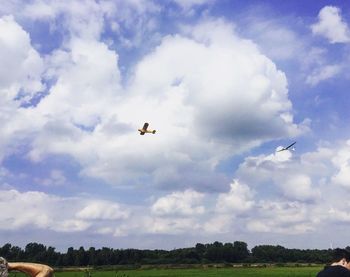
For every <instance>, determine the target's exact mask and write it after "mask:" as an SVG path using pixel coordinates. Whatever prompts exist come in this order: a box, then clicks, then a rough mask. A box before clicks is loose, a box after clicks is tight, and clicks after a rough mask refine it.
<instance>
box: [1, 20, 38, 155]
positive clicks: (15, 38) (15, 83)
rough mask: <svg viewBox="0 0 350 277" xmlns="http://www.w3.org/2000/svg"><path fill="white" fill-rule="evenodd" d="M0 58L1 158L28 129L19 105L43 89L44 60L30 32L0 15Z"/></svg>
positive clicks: (27, 133) (28, 132) (24, 114)
mask: <svg viewBox="0 0 350 277" xmlns="http://www.w3.org/2000/svg"><path fill="white" fill-rule="evenodd" d="M0 60H1V63H2V66H1V68H0V98H1V101H0V122H1V124H0V134H1V138H2V139H1V142H0V161H1V160H2V158H3V157H4V156H6V155H8V154H10V153H11V152H13V151H16V149H15V145H16V143H18V142H21V141H22V140H23V139H24V137H25V136H26V135H29V134H30V132H31V130H30V129H28V125H27V124H26V123H25V122H24V121H23V120H22V119H23V117H22V116H28V113H27V112H25V111H24V110H23V109H21V108H20V106H21V105H23V104H26V103H27V102H28V101H29V100H30V99H31V98H32V97H33V96H34V95H35V94H36V93H37V92H38V91H40V90H42V89H43V88H44V86H43V84H42V83H41V74H42V72H43V60H42V59H41V57H40V56H39V54H38V52H37V51H36V50H35V49H34V48H33V47H32V45H31V43H30V37H29V34H28V33H27V32H26V31H24V30H23V28H22V27H21V26H20V25H19V24H17V23H16V22H15V20H14V18H13V17H12V16H4V17H1V18H0Z"/></svg>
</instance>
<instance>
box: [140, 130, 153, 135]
mask: <svg viewBox="0 0 350 277" xmlns="http://www.w3.org/2000/svg"><path fill="white" fill-rule="evenodd" d="M138 131H139V132H140V135H144V134H145V133H150V134H155V133H156V130H145V129H138Z"/></svg>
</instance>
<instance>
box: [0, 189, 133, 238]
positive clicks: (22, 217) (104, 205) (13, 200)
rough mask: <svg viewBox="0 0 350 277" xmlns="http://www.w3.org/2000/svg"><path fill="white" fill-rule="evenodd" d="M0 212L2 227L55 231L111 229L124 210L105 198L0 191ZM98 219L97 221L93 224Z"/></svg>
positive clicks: (14, 229)
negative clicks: (89, 198) (91, 198)
mask: <svg viewBox="0 0 350 277" xmlns="http://www.w3.org/2000/svg"><path fill="white" fill-rule="evenodd" d="M0 209H1V210H2V211H4V212H3V213H1V215H0V222H1V226H0V229H2V230H13V231H18V230H21V229H23V228H27V229H42V230H53V231H56V232H69V233H70V232H82V231H87V232H88V230H89V229H90V231H91V232H98V231H101V230H100V229H103V228H111V227H112V226H113V224H115V221H116V220H125V219H126V218H127V217H128V216H129V211H128V209H124V208H121V206H120V205H119V204H118V203H115V202H110V201H106V200H99V199H95V200H86V199H85V198H79V197H75V198H69V197H58V196H52V195H49V194H46V193H43V192H37V191H29V192H19V191H17V190H14V189H11V190H5V189H3V190H1V193H0ZM97 221H99V224H100V225H99V224H94V222H95V223H96V222H97Z"/></svg>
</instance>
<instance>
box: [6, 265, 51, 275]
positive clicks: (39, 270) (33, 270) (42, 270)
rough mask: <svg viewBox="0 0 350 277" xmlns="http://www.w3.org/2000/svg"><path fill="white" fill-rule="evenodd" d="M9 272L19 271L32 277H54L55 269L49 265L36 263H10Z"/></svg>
mask: <svg viewBox="0 0 350 277" xmlns="http://www.w3.org/2000/svg"><path fill="white" fill-rule="evenodd" d="M8 270H9V271H10V270H18V271H21V272H24V273H26V274H28V275H29V276H31V277H53V276H54V275H53V269H52V268H51V267H49V266H47V265H43V264H35V263H20V262H18V263H8Z"/></svg>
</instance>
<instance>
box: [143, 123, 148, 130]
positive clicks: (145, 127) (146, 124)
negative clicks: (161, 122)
mask: <svg viewBox="0 0 350 277" xmlns="http://www.w3.org/2000/svg"><path fill="white" fill-rule="evenodd" d="M148 125H149V124H148V123H147V122H145V124H143V127H142V129H143V130H144V131H146V130H147V128H148Z"/></svg>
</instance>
